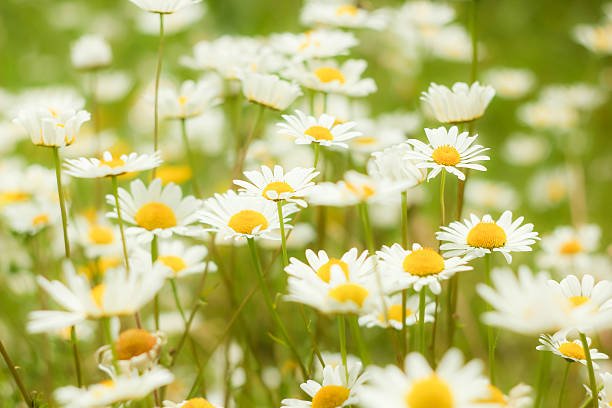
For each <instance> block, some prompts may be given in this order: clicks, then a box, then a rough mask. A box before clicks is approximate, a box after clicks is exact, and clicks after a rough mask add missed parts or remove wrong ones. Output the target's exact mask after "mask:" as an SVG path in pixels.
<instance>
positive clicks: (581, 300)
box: [548, 274, 612, 314]
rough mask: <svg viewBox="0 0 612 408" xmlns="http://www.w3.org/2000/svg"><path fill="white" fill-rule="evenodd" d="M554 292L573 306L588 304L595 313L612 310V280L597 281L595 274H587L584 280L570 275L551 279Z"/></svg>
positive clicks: (550, 283) (588, 307)
mask: <svg viewBox="0 0 612 408" xmlns="http://www.w3.org/2000/svg"><path fill="white" fill-rule="evenodd" d="M548 284H549V285H550V287H551V289H552V290H553V292H554V293H555V294H556V295H557V296H559V297H560V298H563V299H566V300H567V301H569V303H570V304H571V306H572V307H574V308H577V307H579V306H583V305H584V306H586V307H585V308H586V309H590V311H591V312H592V313H593V314H598V313H600V312H605V311H610V310H612V282H610V281H608V280H601V281H599V282H597V283H595V278H593V276H591V275H588V274H585V275H584V276H582V280H580V279H578V277H577V276H575V275H568V276H566V277H565V278H563V279H562V280H561V281H560V282H557V281H555V280H549V281H548Z"/></svg>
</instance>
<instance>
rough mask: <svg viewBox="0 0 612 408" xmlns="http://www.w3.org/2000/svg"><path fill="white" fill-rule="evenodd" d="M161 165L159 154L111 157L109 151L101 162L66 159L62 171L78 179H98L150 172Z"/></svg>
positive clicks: (96, 160)
mask: <svg viewBox="0 0 612 408" xmlns="http://www.w3.org/2000/svg"><path fill="white" fill-rule="evenodd" d="M161 163H162V159H161V152H159V151H157V152H155V153H153V154H139V153H130V154H129V155H127V154H122V155H121V156H119V157H117V156H116V155H115V157H113V154H112V153H111V152H109V151H105V152H104V153H102V160H100V159H97V158H95V157H93V158H85V157H81V158H80V159H66V160H65V164H64V169H65V172H66V174H69V175H71V176H73V177H78V178H98V177H113V176H121V175H123V174H126V173H133V172H138V171H144V170H150V169H153V168H155V167H158V166H159V165H160V164H161Z"/></svg>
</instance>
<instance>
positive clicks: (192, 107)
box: [159, 77, 221, 119]
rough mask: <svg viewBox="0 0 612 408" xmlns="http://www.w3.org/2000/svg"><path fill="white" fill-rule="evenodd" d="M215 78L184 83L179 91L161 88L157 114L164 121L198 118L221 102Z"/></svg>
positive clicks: (218, 86) (218, 85)
mask: <svg viewBox="0 0 612 408" xmlns="http://www.w3.org/2000/svg"><path fill="white" fill-rule="evenodd" d="M220 93H221V89H220V84H219V81H218V80H217V78H211V77H208V78H203V79H201V80H199V81H197V82H195V81H191V80H188V81H185V82H183V83H182V84H181V87H180V89H176V88H174V87H163V88H161V89H160V90H159V113H160V115H161V116H162V117H163V118H166V119H188V118H192V117H195V116H199V115H201V114H202V113H204V112H205V111H207V110H208V109H210V108H212V107H213V106H215V105H217V104H219V103H220V102H221V101H220V99H219V98H218V96H219V94H220Z"/></svg>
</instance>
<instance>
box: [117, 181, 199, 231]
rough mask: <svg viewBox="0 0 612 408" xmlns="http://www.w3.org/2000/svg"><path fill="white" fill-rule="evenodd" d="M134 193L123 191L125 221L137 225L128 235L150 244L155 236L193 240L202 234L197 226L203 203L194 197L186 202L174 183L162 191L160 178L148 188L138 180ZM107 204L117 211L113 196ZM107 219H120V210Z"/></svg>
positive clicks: (120, 193) (132, 190) (121, 191)
mask: <svg viewBox="0 0 612 408" xmlns="http://www.w3.org/2000/svg"><path fill="white" fill-rule="evenodd" d="M130 191H131V192H128V191H127V190H124V189H123V188H119V191H118V193H119V201H120V206H121V217H122V219H123V221H124V222H127V223H128V224H132V225H133V226H132V227H128V228H127V229H126V230H125V232H126V234H127V235H129V236H134V237H136V239H137V240H138V242H139V243H146V242H150V241H151V240H152V239H153V237H154V236H159V237H160V238H170V237H171V236H172V235H174V234H178V235H187V236H193V235H197V234H198V233H199V232H200V231H201V230H200V228H198V227H197V226H194V225H193V224H194V223H195V222H196V221H197V219H198V216H197V211H198V210H199V209H200V206H201V201H200V200H198V199H196V198H195V197H193V196H187V197H184V198H183V197H182V193H181V188H180V187H179V186H177V185H175V184H173V183H170V184H168V185H166V186H165V187H163V189H162V182H161V180H160V179H157V178H156V179H155V180H153V181H152V182H151V184H149V187H146V186H145V185H144V183H143V182H142V181H141V180H134V181H132V183H130ZM106 201H107V202H108V203H109V204H110V205H112V206H113V207H114V205H115V198H114V197H113V196H112V195H107V196H106ZM107 217H111V218H117V209H116V208H113V211H112V212H110V213H108V214H107Z"/></svg>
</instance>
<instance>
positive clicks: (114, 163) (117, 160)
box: [98, 157, 125, 169]
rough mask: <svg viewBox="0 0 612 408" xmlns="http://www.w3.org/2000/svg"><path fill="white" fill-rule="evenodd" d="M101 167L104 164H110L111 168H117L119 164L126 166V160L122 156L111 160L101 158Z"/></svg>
mask: <svg viewBox="0 0 612 408" xmlns="http://www.w3.org/2000/svg"><path fill="white" fill-rule="evenodd" d="M98 166H99V167H102V166H108V167H111V168H113V169H114V168H115V167H119V166H125V161H124V160H123V159H120V158H118V157H117V158H112V159H110V160H109V161H106V160H100V164H99V165H98Z"/></svg>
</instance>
